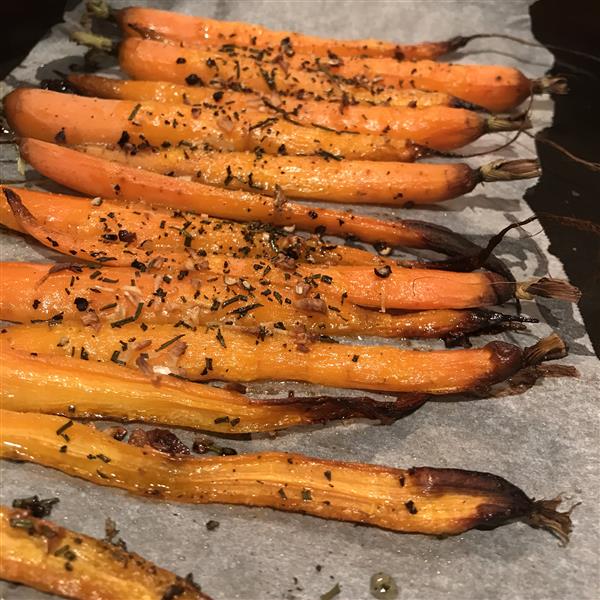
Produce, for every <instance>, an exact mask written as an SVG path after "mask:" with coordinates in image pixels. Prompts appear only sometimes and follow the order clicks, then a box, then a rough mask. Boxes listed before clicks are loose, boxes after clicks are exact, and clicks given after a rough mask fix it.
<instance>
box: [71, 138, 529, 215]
mask: <svg viewBox="0 0 600 600" xmlns="http://www.w3.org/2000/svg"><path fill="white" fill-rule="evenodd" d="M76 149H77V150H78V151H80V152H84V153H86V154H90V155H92V156H94V157H97V158H101V159H103V160H108V161H112V162H118V163H121V164H124V165H127V166H128V167H136V168H142V169H145V170H148V171H153V172H155V173H161V174H164V173H168V174H169V175H176V176H186V177H187V176H189V177H192V178H194V180H195V181H199V182H201V183H203V184H208V185H211V186H216V187H225V188H229V189H236V190H246V191H258V192H259V193H261V194H266V195H268V196H271V197H277V196H278V195H279V194H281V192H283V193H284V194H286V195H289V196H291V197H294V198H300V199H303V200H323V201H327V202H339V203H354V204H382V205H391V206H411V205H414V204H431V203H435V202H442V201H444V200H449V199H452V198H456V197H457V196H460V195H462V194H465V193H468V192H469V191H471V190H472V189H473V188H474V187H475V186H476V185H477V184H478V183H480V182H491V181H501V180H502V181H503V180H514V179H527V178H530V177H537V176H538V175H539V166H538V163H537V161H532V160H526V159H522V160H517V161H494V162H492V163H487V164H484V165H482V166H481V167H479V169H478V170H473V169H471V168H470V167H468V166H467V165H466V164H461V163H455V164H407V163H400V162H387V161H378V162H374V161H364V160H342V161H337V160H332V159H331V158H328V157H316V156H314V157H313V156H290V157H287V156H270V155H264V156H259V157H257V156H256V154H254V153H252V152H224V153H223V152H212V151H206V150H204V149H202V148H198V147H192V148H188V147H186V148H181V147H180V148H169V149H165V150H161V149H158V148H141V149H138V148H137V147H136V146H135V145H134V144H130V145H127V146H125V147H122V148H119V147H118V146H104V145H84V146H77V147H76Z"/></svg>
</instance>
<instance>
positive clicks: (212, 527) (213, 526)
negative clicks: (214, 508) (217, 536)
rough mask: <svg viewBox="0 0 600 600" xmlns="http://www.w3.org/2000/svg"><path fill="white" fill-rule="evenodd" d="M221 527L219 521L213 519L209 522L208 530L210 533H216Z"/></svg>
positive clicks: (207, 524)
mask: <svg viewBox="0 0 600 600" xmlns="http://www.w3.org/2000/svg"><path fill="white" fill-rule="evenodd" d="M219 525H220V523H219V521H214V520H213V519H211V520H210V521H207V523H206V529H208V530H209V531H214V530H215V529H217V527H218V526H219Z"/></svg>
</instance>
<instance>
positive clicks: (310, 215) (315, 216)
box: [307, 210, 319, 219]
mask: <svg viewBox="0 0 600 600" xmlns="http://www.w3.org/2000/svg"><path fill="white" fill-rule="evenodd" d="M307 214H308V216H309V217H310V218H311V219H316V218H317V217H318V216H319V213H318V212H316V211H314V210H309V211H308V213H307Z"/></svg>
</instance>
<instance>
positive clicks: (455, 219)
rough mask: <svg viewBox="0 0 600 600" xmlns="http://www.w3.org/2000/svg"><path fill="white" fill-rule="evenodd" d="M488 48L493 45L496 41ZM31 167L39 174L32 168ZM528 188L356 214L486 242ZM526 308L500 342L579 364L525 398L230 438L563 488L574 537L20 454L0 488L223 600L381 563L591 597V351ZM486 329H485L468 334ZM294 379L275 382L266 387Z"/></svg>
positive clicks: (496, 14) (479, 591)
mask: <svg viewBox="0 0 600 600" xmlns="http://www.w3.org/2000/svg"><path fill="white" fill-rule="evenodd" d="M128 3H129V2H113V3H112V4H113V5H116V6H119V5H126V4H128ZM138 4H152V5H154V6H156V7H160V8H173V9H174V10H178V11H183V12H188V13H194V14H199V15H206V16H209V17H216V18H221V19H231V20H247V21H251V22H258V23H262V24H264V25H267V26H270V27H274V28H278V29H296V30H301V31H304V32H307V33H314V34H320V35H325V36H343V37H379V38H383V39H392V40H397V41H399V42H400V41H402V42H411V41H420V40H425V39H434V40H435V39H446V38H448V37H451V36H453V35H458V34H464V35H466V34H469V33H475V32H489V31H497V32H506V33H511V34H513V35H518V36H521V37H525V38H529V39H531V34H530V32H529V17H528V3H527V2H525V1H513V2H486V1H479V2H468V1H460V0H446V1H437V2H434V1H428V0H413V1H388V2H385V1H366V0H365V1H358V0H357V1H354V2H353V1H342V0H339V1H337V0H336V1H328V2H317V1H315V2H313V1H308V0H305V1H300V0H286V1H284V0H281V1H267V0H264V1H258V0H253V1H245V2H244V1H242V0H218V1H215V0H206V1H202V2H199V1H194V0H181V1H176V0H172V1H169V0H163V1H162V2H160V1H159V0H155V1H153V2H152V1H151V2H138ZM79 16H80V12H79V11H78V10H76V11H75V12H74V13H70V14H67V16H66V20H67V21H68V22H70V23H75V22H76V21H77V20H78V18H79ZM67 31H68V27H67V25H59V26H57V27H55V28H54V29H53V30H52V31H51V32H50V34H49V35H48V36H47V37H46V38H45V39H44V40H42V41H41V42H40V43H39V44H38V45H37V46H36V47H35V48H34V49H33V51H32V52H31V54H30V55H29V56H28V57H27V59H26V60H25V61H24V63H23V64H22V65H20V66H19V67H17V68H16V69H15V70H14V72H13V73H12V74H11V75H10V76H9V77H8V78H7V80H6V82H5V83H6V88H5V91H8V89H10V88H11V87H14V86H16V85H21V84H34V85H35V84H37V83H38V82H39V79H40V78H43V77H52V76H53V74H52V71H53V70H59V71H65V70H66V69H67V66H68V65H69V64H71V63H73V62H76V61H77V60H79V59H78V58H77V57H80V56H81V55H82V54H83V49H81V48H79V47H77V46H76V45H75V44H73V43H71V42H69V41H68V36H67ZM490 48H494V49H495V51H494V52H489V51H488V50H489V49H490ZM467 50H468V52H467V53H465V54H463V55H457V56H454V57H452V58H453V59H454V60H457V61H458V60H459V61H461V62H480V63H494V62H497V63H503V64H506V65H515V66H518V67H519V68H521V69H522V70H523V71H524V72H525V73H526V74H527V75H529V76H540V75H542V74H543V73H544V71H545V70H546V69H547V68H548V67H549V66H550V64H551V57H550V55H549V54H548V53H547V52H546V51H544V50H540V49H533V48H528V47H519V46H515V45H513V44H510V43H503V42H501V41H494V42H493V43H492V42H486V43H485V44H484V43H483V42H477V43H475V42H474V43H472V44H471V45H470V46H469V47H468V49H467ZM551 115H552V102H551V100H550V99H548V98H538V99H536V101H535V105H534V113H533V121H534V125H535V126H536V127H544V126H546V125H548V124H549V123H550V120H551ZM504 139H505V137H504V136H503V135H501V134H496V135H494V136H488V137H487V138H486V140H485V141H482V142H479V143H477V144H475V145H474V146H473V148H484V147H485V148H491V147H493V146H496V145H497V144H498V143H499V142H501V141H502V140H504ZM2 149H3V152H4V159H6V158H8V157H10V156H11V154H10V153H11V152H12V151H11V150H10V149H9V148H8V147H6V146H3V147H2ZM7 153H8V154H7ZM532 155H533V145H532V143H531V140H530V139H529V138H527V137H526V136H521V138H520V139H519V140H518V142H517V143H515V144H513V145H512V146H511V147H510V148H509V149H507V150H504V151H503V152H502V153H501V154H500V156H501V157H517V156H519V157H523V156H525V157H527V156H532ZM493 158H496V156H495V155H488V156H486V157H484V158H483V157H482V158H478V159H473V160H472V161H471V162H472V163H473V164H479V163H481V162H484V161H487V160H491V159H493ZM1 167H2V172H3V178H9V177H10V178H12V177H15V176H17V173H16V170H15V169H14V165H11V164H8V163H2V165H1ZM32 176H35V174H34V175H31V174H28V177H32ZM528 185H531V184H530V183H529V182H517V183H509V184H497V185H488V186H485V187H479V188H477V189H476V190H475V191H474V192H473V193H472V194H469V195H468V196H466V197H464V198H460V199H457V200H454V201H452V202H448V203H445V204H444V205H442V206H440V207H437V208H428V209H423V210H411V211H407V210H404V211H401V210H390V209H376V208H375V209H367V210H365V211H364V212H370V213H374V214H381V215H385V216H401V215H402V216H409V217H410V218H419V219H425V220H429V221H433V222H437V223H440V224H443V225H446V226H450V227H452V228H453V229H455V230H456V231H459V232H461V233H464V234H468V235H469V236H470V237H471V239H473V240H475V241H478V242H483V241H485V240H487V238H488V237H489V236H490V235H492V234H494V233H496V232H498V231H499V230H500V229H501V228H502V227H504V226H505V225H506V224H508V223H510V222H514V221H517V220H521V219H524V218H526V217H528V216H530V214H531V213H530V210H529V209H528V207H527V205H526V204H525V202H524V201H523V200H521V198H522V196H523V194H524V192H525V190H526V188H527V187H528ZM45 187H46V188H47V189H54V188H52V186H45ZM0 241H1V246H0V248H1V251H2V260H16V259H23V260H46V257H49V256H51V253H50V252H49V251H46V250H45V249H41V247H40V246H39V245H35V244H33V243H30V242H29V241H26V240H25V239H24V238H23V237H21V236H18V235H16V234H12V233H9V232H5V231H2V232H0ZM500 254H501V255H504V256H505V258H506V261H507V263H508V265H509V266H510V267H511V268H512V269H513V270H514V274H515V276H516V277H517V278H525V277H530V276H534V275H544V274H550V275H552V276H554V277H564V271H563V268H562V266H561V264H560V262H559V261H558V260H557V259H556V258H555V257H554V256H552V255H551V254H549V253H548V240H547V238H546V236H545V234H544V233H543V231H541V228H540V226H539V224H536V223H533V224H531V225H529V226H527V228H526V230H520V231H518V232H517V233H512V234H511V236H510V239H508V240H506V241H505V242H503V244H502V246H501V252H500ZM525 312H526V313H527V314H530V315H532V316H537V317H539V318H541V319H542V321H543V323H541V324H540V325H535V326H532V327H531V330H530V333H527V334H519V335H505V336H504V338H505V339H507V340H509V341H514V342H515V343H519V344H521V345H530V344H531V343H533V342H534V341H535V340H536V339H538V338H539V337H541V336H543V335H546V334H548V333H549V332H550V331H551V330H553V329H556V330H558V332H559V333H560V334H561V335H562V336H564V337H565V339H566V340H567V341H568V342H569V344H570V346H571V355H570V356H569V358H568V359H567V360H565V361H564V362H565V363H568V364H572V365H575V366H576V367H577V368H578V369H579V370H580V372H581V377H580V378H579V379H569V380H560V379H548V380H545V381H543V382H540V383H538V384H537V385H536V386H535V387H534V388H533V389H531V390H529V391H528V392H527V393H525V394H523V395H520V396H513V397H506V398H501V399H486V400H478V401H469V400H468V399H464V400H461V401H456V402H430V403H428V404H427V405H426V406H424V407H423V408H421V409H420V410H418V411H417V412H416V413H415V414H413V415H411V416H409V417H407V418H405V419H403V420H401V421H399V422H397V423H395V424H394V425H392V426H389V427H379V426H374V425H372V424H366V423H354V424H350V425H337V426H330V427H325V428H316V427H315V428H312V429H310V430H306V429H303V430H296V431H290V432H287V433H283V434H281V435H279V436H278V437H277V438H276V439H269V438H262V439H255V440H252V441H239V442H238V441H235V442H229V441H228V442H227V443H228V445H231V446H234V447H236V448H237V449H238V450H239V451H252V450H258V449H280V450H290V451H298V452H304V453H308V454H313V455H316V456H321V457H328V458H336V459H347V460H358V461H366V462H373V463H380V464H387V465H392V466H404V467H408V466H413V465H429V466H438V467H456V468H464V469H474V470H482V471H490V472H493V473H496V474H498V475H502V476H504V477H506V478H507V479H508V480H510V481H511V482H513V483H515V484H516V485H519V486H520V487H522V488H523V489H524V490H525V491H526V492H527V493H528V494H530V495H533V496H535V497H537V498H542V497H546V498H548V497H550V498H551V497H554V496H555V495H556V494H558V493H561V492H563V493H564V494H565V498H566V499H567V500H569V499H570V500H571V501H581V502H582V505H581V506H580V507H579V508H578V509H576V511H575V512H574V513H573V520H574V524H575V529H574V533H573V535H572V541H571V543H570V544H569V545H568V546H567V547H566V548H563V547H559V545H558V543H557V542H556V540H555V539H553V538H552V537H551V536H550V535H549V534H547V533H544V532H541V531H537V530H534V529H531V528H529V527H527V526H526V525H523V524H513V525H509V526H506V527H501V528H499V529H496V530H494V531H487V532H486V531H471V532H468V533H466V534H464V535H460V536H457V537H452V538H448V539H445V540H438V539H435V538H431V537H426V536H421V535H401V534H395V533H391V532H386V531H381V530H378V529H375V528H369V527H356V526H353V525H352V524H348V523H338V522H332V521H324V520H320V519H317V518H313V517H308V516H301V515H295V514H287V513H282V512H276V511H273V510H269V509H257V508H245V507H228V506H216V505H215V506H185V505H175V504H168V503H162V502H153V501H150V500H144V499H140V498H137V497H133V496H130V495H128V494H126V493H124V492H121V491H119V490H115V489H110V488H101V487H98V486H95V485H93V484H91V483H86V482H83V481H79V480H76V479H74V478H69V477H67V476H65V475H62V474H60V473H58V472H55V471H52V470H49V469H45V468H42V467H38V466H35V465H27V464H16V463H3V464H2V465H0V466H1V475H2V486H1V487H2V489H1V500H2V502H3V503H10V502H11V501H12V499H13V498H15V497H22V496H27V495H31V494H39V495H40V496H43V497H48V496H58V497H59V498H60V504H59V505H58V506H57V507H56V508H55V510H54V513H53V515H52V518H53V519H55V520H56V521H57V522H58V523H60V524H63V525H65V526H67V527H70V528H73V529H75V530H80V531H82V532H84V533H87V534H90V535H96V536H100V537H102V536H103V535H104V520H105V518H106V517H111V518H112V519H114V520H115V521H116V522H117V524H118V527H119V529H120V531H121V534H120V535H121V536H122V537H123V538H124V539H125V540H126V541H127V543H128V546H129V548H130V549H131V550H134V551H136V552H138V553H140V554H142V555H143V556H145V557H147V558H148V559H151V560H154V561H155V562H156V563H158V564H159V565H160V566H163V567H166V568H169V569H172V570H173V571H175V572H176V573H178V574H180V575H185V574H187V573H188V572H190V571H191V572H193V573H194V575H195V578H196V580H197V581H199V582H200V583H201V585H202V587H203V589H204V590H205V591H206V592H207V593H208V594H210V595H211V596H213V597H214V598H215V599H217V600H229V599H234V598H240V599H248V600H255V599H256V600H259V599H261V600H262V599H286V600H292V599H298V600H300V599H302V600H304V599H307V600H308V599H315V598H318V597H319V596H320V595H321V594H323V593H325V592H327V591H328V590H329V589H330V588H331V587H332V586H333V585H334V584H335V583H336V582H337V583H339V584H340V587H341V594H340V595H339V596H338V598H339V600H350V599H362V598H368V597H370V595H369V578H370V576H371V575H372V574H373V573H375V572H377V571H385V572H387V573H389V574H390V575H392V576H393V577H394V578H395V579H396V581H397V583H398V587H399V589H400V594H399V597H400V598H401V599H402V600H409V599H419V600H438V599H439V600H441V599H463V600H481V599H497V598H511V599H520V598H523V599H524V598H527V599H529V600H546V599H553V600H554V599H556V600H559V599H565V598H573V599H581V600H584V599H589V600H594V599H596V598H598V597H600V588H599V579H598V573H599V570H598V566H599V565H598V550H599V542H598V524H599V522H600V518H599V516H600V515H599V511H598V490H599V486H598V481H599V470H598V442H599V440H600V435H599V433H600V431H599V421H598V410H597V403H598V391H597V390H598V386H599V384H600V381H599V379H600V378H599V370H598V361H597V360H596V358H595V357H594V356H593V353H592V350H591V345H590V342H589V339H588V337H587V335H586V334H585V330H584V327H583V325H582V322H581V318H580V315H579V312H578V311H577V309H576V308H574V307H572V306H570V305H565V304H561V303H558V302H552V301H540V302H539V305H536V304H535V303H526V307H525ZM486 341H488V340H487V339H486V338H482V339H478V340H476V341H475V343H476V344H484V343H485V342H486ZM412 345H413V346H415V347H421V346H425V347H431V346H433V345H435V344H426V343H412ZM298 387H299V386H297V385H290V384H273V385H270V386H267V391H281V390H282V389H294V388H295V389H297V388H298ZM263 391H264V388H263ZM178 433H179V432H178ZM181 435H182V437H183V438H184V440H186V441H189V440H190V439H191V436H190V434H186V433H182V434H181ZM211 519H214V520H217V521H219V522H220V526H219V528H218V529H216V530H214V531H208V530H207V528H206V526H205V524H206V522H207V521H209V520H211ZM317 566H320V567H321V568H320V569H318V568H317ZM0 594H1V596H2V598H6V599H11V600H13V599H15V600H16V599H24V598H27V599H32V600H34V599H38V598H40V599H41V598H47V597H48V596H46V595H44V594H40V593H38V592H34V591H32V590H30V589H28V588H24V587H18V586H14V585H12V584H6V583H0ZM132 600H133V599H132Z"/></svg>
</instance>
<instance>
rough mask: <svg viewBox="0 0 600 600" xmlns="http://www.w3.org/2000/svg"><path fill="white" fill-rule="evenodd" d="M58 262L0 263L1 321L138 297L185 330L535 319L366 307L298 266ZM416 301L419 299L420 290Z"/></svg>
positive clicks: (328, 329)
mask: <svg viewBox="0 0 600 600" xmlns="http://www.w3.org/2000/svg"><path fill="white" fill-rule="evenodd" d="M255 264H256V263H255ZM61 266H64V265H61V264H60V263H59V264H58V265H46V264H32V263H11V262H2V263H0V319H2V320H4V321H14V322H21V323H25V322H30V321H39V320H49V319H52V318H53V317H54V316H55V315H58V314H61V315H62V320H63V322H66V321H69V322H75V323H84V324H88V325H90V326H92V327H94V328H99V327H102V326H103V325H106V324H110V323H111V322H114V321H115V320H120V319H127V318H132V317H133V316H135V315H136V313H137V311H138V306H139V304H140V303H143V306H142V308H141V311H140V312H139V314H138V315H137V318H138V319H140V320H142V321H143V322H145V323H170V324H178V326H180V327H181V328H182V330H183V329H190V328H194V327H198V326H202V325H210V324H214V323H216V322H220V323H235V324H236V325H238V326H242V327H263V329H264V331H265V332H267V331H272V330H273V327H274V324H277V328H279V329H280V330H289V331H294V330H295V329H297V330H298V331H307V332H310V333H311V334H315V335H347V336H348V335H374V336H383V337H419V338H422V337H425V338H431V337H444V338H446V337H447V338H450V339H454V338H457V337H459V336H464V335H469V334H471V333H476V332H481V331H486V330H489V329H502V328H510V329H519V328H522V327H523V325H521V323H522V322H523V321H525V322H527V321H531V319H529V320H528V319H524V318H519V317H511V316H509V315H502V314H500V313H495V312H490V311H485V310H480V309H476V310H464V311H461V310H448V309H445V310H427V311H421V312H413V313H404V314H394V313H382V312H376V311H372V310H365V309H363V308H360V307H359V306H357V305H356V304H354V303H353V302H352V301H351V300H350V299H349V297H348V296H349V294H348V292H344V291H343V290H342V291H340V288H339V286H338V285H337V284H336V283H334V282H333V280H332V281H329V279H328V277H329V276H328V275H323V274H320V277H318V278H315V277H313V278H312V279H311V276H310V275H307V276H306V277H305V278H302V277H298V276H297V275H296V274H295V273H294V275H293V276H291V277H290V278H289V279H288V280H285V279H284V278H283V277H281V278H280V279H281V280H282V281H272V280H271V279H269V274H268V273H267V274H265V273H264V270H261V271H259V274H258V275H256V274H254V275H253V274H252V273H250V274H244V275H243V276H237V274H236V276H234V275H232V273H231V269H228V268H225V269H224V270H216V269H215V270H208V269H207V270H204V271H195V272H191V273H190V272H186V271H184V270H180V271H176V272H174V273H169V272H168V271H165V272H163V273H162V274H161V275H160V276H157V275H156V273H149V272H143V273H142V272H140V271H139V270H137V269H134V268H122V267H99V268H98V267H85V266H83V265H76V264H67V265H66V267H67V268H64V269H61V270H58V269H60V267H61ZM209 266H210V263H209ZM213 266H216V265H213ZM259 266H260V265H259ZM233 267H234V268H235V267H236V265H233ZM253 267H254V265H252V266H251V268H250V270H251V271H252V270H253ZM224 271H227V272H224ZM313 275H317V274H316V273H314V274H313ZM305 279H307V280H308V281H310V282H311V283H306V281H305ZM325 281H327V283H323V284H321V285H319V284H320V283H321V282H325ZM132 282H133V283H134V284H135V285H132ZM400 285H401V284H400ZM408 285H410V284H408V283H407V286H408ZM157 298H160V302H157V301H156V299H157ZM423 300H425V299H423ZM425 301H426V300H425ZM413 302H418V301H417V299H416V296H415V297H414V299H413ZM432 303H433V299H432ZM405 304H406V306H407V307H408V306H409V305H410V300H409V299H407V300H406V303H405ZM249 307H251V308H250V309H249Z"/></svg>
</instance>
